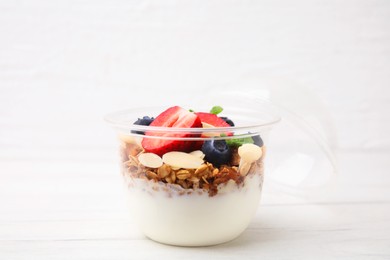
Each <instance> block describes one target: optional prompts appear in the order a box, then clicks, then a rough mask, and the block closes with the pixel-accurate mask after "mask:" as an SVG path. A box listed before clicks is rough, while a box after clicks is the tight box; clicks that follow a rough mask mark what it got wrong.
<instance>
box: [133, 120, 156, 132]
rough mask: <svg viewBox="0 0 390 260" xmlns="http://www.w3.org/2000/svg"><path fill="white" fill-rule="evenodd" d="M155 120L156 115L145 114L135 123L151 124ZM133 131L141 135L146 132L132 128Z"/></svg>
mask: <svg viewBox="0 0 390 260" xmlns="http://www.w3.org/2000/svg"><path fill="white" fill-rule="evenodd" d="M153 120H154V117H149V116H144V117H142V118H138V119H137V121H135V122H134V123H133V124H134V125H145V126H148V125H150V124H151V123H152V122H153ZM131 133H133V134H139V135H143V134H144V132H143V131H135V130H131Z"/></svg>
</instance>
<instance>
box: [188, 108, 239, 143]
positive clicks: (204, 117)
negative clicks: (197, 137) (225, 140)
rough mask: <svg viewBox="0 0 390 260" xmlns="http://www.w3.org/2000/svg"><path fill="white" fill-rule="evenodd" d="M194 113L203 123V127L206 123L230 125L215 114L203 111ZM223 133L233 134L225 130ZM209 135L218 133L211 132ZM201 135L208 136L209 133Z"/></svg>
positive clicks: (221, 125)
mask: <svg viewBox="0 0 390 260" xmlns="http://www.w3.org/2000/svg"><path fill="white" fill-rule="evenodd" d="M195 114H196V115H197V116H198V117H199V119H200V121H201V122H202V123H205V124H204V126H203V127H205V125H206V124H207V125H209V126H208V127H231V126H230V125H229V124H228V123H226V122H225V120H223V119H222V118H220V117H219V116H217V115H215V114H211V113H205V112H197V113H195ZM225 134H226V135H228V136H231V135H233V133H232V132H227V133H225ZM211 135H218V136H219V134H218V133H211ZM202 136H203V137H208V136H209V134H203V135H202Z"/></svg>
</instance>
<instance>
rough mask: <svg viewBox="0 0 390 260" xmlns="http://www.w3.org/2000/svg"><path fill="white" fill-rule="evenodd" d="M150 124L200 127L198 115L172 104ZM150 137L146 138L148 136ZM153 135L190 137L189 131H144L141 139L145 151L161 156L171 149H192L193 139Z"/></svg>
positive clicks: (186, 150)
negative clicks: (184, 139)
mask: <svg viewBox="0 0 390 260" xmlns="http://www.w3.org/2000/svg"><path fill="white" fill-rule="evenodd" d="M150 126H158V127H173V128H175V127H177V128H179V127H180V128H195V127H202V123H201V121H200V120H199V118H198V116H197V115H196V114H194V113H191V112H189V111H188V110H186V109H184V108H181V107H179V106H174V107H171V108H168V109H167V110H165V111H164V112H162V113H161V114H160V115H158V116H157V117H156V118H155V119H154V120H153V122H152V123H151V124H150ZM149 136H150V137H152V138H148V137H149ZM153 136H159V137H165V138H166V137H168V138H169V137H173V138H183V137H190V136H191V133H185V132H183V133H177V132H174V133H170V132H165V133H162V132H153V131H148V132H146V133H145V137H144V138H143V140H142V147H143V148H144V149H145V151H146V152H149V153H154V154H157V155H160V156H162V155H163V154H165V153H167V152H171V151H182V152H190V151H192V150H193V146H194V144H193V141H183V140H171V139H165V138H153Z"/></svg>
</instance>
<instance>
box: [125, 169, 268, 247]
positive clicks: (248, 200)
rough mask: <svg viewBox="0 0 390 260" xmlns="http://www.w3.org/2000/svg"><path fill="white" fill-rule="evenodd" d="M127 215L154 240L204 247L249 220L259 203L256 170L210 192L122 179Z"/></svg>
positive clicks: (260, 177)
mask: <svg viewBox="0 0 390 260" xmlns="http://www.w3.org/2000/svg"><path fill="white" fill-rule="evenodd" d="M126 182H127V184H128V192H129V196H128V197H129V204H130V210H131V214H132V215H133V216H134V218H135V219H136V221H137V222H138V223H139V224H140V227H141V229H142V231H143V232H144V234H145V235H146V236H147V237H149V238H151V239H153V240H156V241H158V242H161V243H165V244H173V245H181V246H204V245H210V244H219V243H224V242H227V241H230V240H232V239H234V238H236V237H237V236H239V235H240V234H241V233H242V232H243V231H244V230H245V229H246V227H247V226H248V225H249V223H250V221H251V219H252V217H253V215H254V214H255V212H256V210H257V207H258V205H259V200H260V195H261V188H262V183H263V175H262V172H256V173H254V174H251V175H248V176H246V178H245V180H244V182H242V183H240V184H237V183H236V182H234V181H229V182H227V183H225V184H222V185H219V186H218V193H217V194H216V195H215V196H212V197H210V196H209V194H208V192H205V191H203V190H201V189H183V188H182V187H180V186H178V185H172V184H167V183H162V182H152V181H148V180H144V179H138V178H130V177H127V178H126Z"/></svg>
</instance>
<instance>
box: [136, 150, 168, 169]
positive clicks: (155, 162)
mask: <svg viewBox="0 0 390 260" xmlns="http://www.w3.org/2000/svg"><path fill="white" fill-rule="evenodd" d="M138 161H139V162H140V163H141V164H142V165H143V166H146V167H149V168H158V167H160V166H161V165H162V164H163V161H162V159H161V157H160V156H158V155H157V154H154V153H141V154H140V155H139V156H138Z"/></svg>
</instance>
